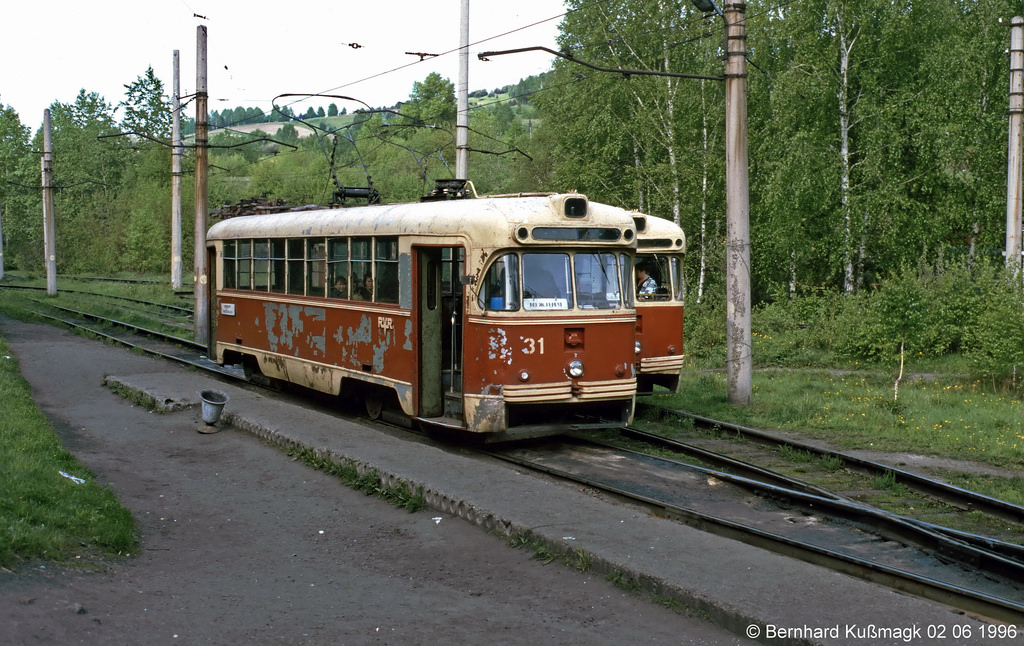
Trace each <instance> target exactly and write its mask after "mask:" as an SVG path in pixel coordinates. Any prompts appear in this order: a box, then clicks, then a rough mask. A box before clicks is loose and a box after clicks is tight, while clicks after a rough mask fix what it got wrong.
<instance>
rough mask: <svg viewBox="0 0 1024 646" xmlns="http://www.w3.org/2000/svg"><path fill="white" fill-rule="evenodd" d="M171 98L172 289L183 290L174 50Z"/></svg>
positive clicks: (178, 94) (178, 82)
mask: <svg viewBox="0 0 1024 646" xmlns="http://www.w3.org/2000/svg"><path fill="white" fill-rule="evenodd" d="M173 64H174V79H173V81H172V85H173V92H172V96H171V288H172V289H181V154H182V146H181V68H180V64H179V59H178V50H174V56H173Z"/></svg>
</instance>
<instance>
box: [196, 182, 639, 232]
mask: <svg viewBox="0 0 1024 646" xmlns="http://www.w3.org/2000/svg"><path fill="white" fill-rule="evenodd" d="M580 200H583V202H582V203H583V204H585V205H586V208H585V210H584V213H583V214H582V215H575V214H574V215H567V214H566V213H569V212H573V213H578V209H579V206H580V204H581V202H580ZM573 209H576V210H575V211H574V210H573ZM524 224H525V225H531V224H534V225H538V224H543V225H545V226H552V227H557V226H562V225H564V226H566V227H581V226H586V227H593V226H601V227H616V228H619V229H620V230H626V229H629V230H633V229H634V227H635V224H634V222H633V219H632V217H631V214H630V213H629V211H627V210H625V209H622V208H619V207H615V206H610V205H607V204H600V203H597V202H589V201H587V199H586V196H583V195H580V194H578V193H559V194H543V195H528V196H508V197H505V196H499V197H480V198H471V199H463V200H444V201H431V202H414V203H400V204H381V205H372V206H355V207H347V208H335V209H326V208H325V209H315V210H303V211H286V212H283V213H273V214H266V215H247V216H238V217H234V218H231V219H228V220H222V221H221V222H218V223H216V224H214V225H213V226H212V227H211V228H210V230H209V232H208V234H207V239H208V240H223V239H238V238H262V237H266V238H282V237H284V238H287V237H317V236H328V237H329V236H369V235H387V236H393V235H426V236H456V235H469V236H472V237H477V236H479V237H481V238H482V237H484V236H490V237H492V238H493V237H494V236H495V235H502V236H509V237H512V236H513V230H514V227H517V226H520V225H524ZM498 231H500V232H501V233H500V234H499V233H498ZM631 238H632V236H630V237H629V239H631Z"/></svg>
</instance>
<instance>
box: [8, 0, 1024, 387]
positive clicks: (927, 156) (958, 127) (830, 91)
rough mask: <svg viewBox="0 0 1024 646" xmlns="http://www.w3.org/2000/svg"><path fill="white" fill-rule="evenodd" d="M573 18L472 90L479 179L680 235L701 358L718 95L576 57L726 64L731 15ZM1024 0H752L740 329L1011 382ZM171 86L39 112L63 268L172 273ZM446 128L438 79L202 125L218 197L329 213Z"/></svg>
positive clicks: (422, 172) (19, 187) (630, 65)
mask: <svg viewBox="0 0 1024 646" xmlns="http://www.w3.org/2000/svg"><path fill="white" fill-rule="evenodd" d="M566 8H567V9H568V12H567V13H566V15H565V16H564V17H563V19H562V22H561V25H560V35H559V38H558V43H557V45H556V47H555V48H557V50H558V51H559V52H561V56H559V57H558V58H556V59H555V63H554V64H553V66H552V69H551V70H550V71H548V72H546V73H544V74H542V75H540V76H535V77H531V78H528V79H523V80H521V81H520V82H519V83H518V84H514V85H510V86H507V87H504V88H498V89H496V90H479V91H475V92H473V93H472V95H473V98H472V101H471V105H470V112H469V125H470V134H469V145H470V155H469V175H470V177H469V179H470V180H472V182H473V185H474V187H475V188H476V190H477V192H478V193H480V194H485V193H491V194H494V193H509V192H518V191H568V190H576V191H579V192H581V193H584V194H585V195H587V196H588V197H589V198H590V199H591V200H595V201H600V202H606V203H610V204H615V205H618V206H623V207H626V208H630V209H637V210H640V211H643V212H645V213H650V214H653V215H657V216H660V217H664V218H668V219H671V220H674V221H676V222H678V223H680V224H681V226H682V227H683V228H684V230H685V231H686V232H687V236H688V242H689V245H688V247H689V254H688V262H687V280H688V304H689V309H688V315H687V316H688V322H687V335H688V336H687V338H688V341H687V346H688V353H692V355H693V356H694V357H695V358H700V357H701V356H702V353H703V354H704V355H706V357H707V359H708V360H709V361H712V362H714V361H715V360H718V359H720V357H721V356H722V355H721V352H722V350H721V343H720V342H721V339H722V338H723V336H724V330H721V329H720V328H721V319H722V318H724V313H723V309H724V306H723V304H722V301H723V297H722V294H723V293H724V286H723V275H722V273H723V272H722V268H723V266H724V243H725V216H724V212H725V186H724V181H723V178H724V165H725V152H724V146H723V129H724V94H723V84H722V83H720V82H717V81H712V80H694V79H685V78H678V77H669V76H658V75H647V76H639V75H630V74H625V73H616V72H614V71H604V72H602V71H596V70H595V69H594V68H592V67H588V66H585V65H581V64H580V62H581V61H585V62H587V63H590V64H593V65H596V66H600V67H602V68H608V69H611V70H614V69H623V70H628V69H643V70H650V71H662V72H686V73H691V74H701V75H709V76H714V75H720V74H721V73H722V69H723V61H722V57H723V48H724V42H723V40H724V30H723V23H722V19H721V18H720V17H719V16H717V15H715V14H707V15H706V14H704V13H702V12H700V11H698V10H697V9H696V8H694V6H693V5H692V4H691V2H690V1H689V0H685V1H684V0H658V1H655V0H602V1H600V2H594V1H593V0H589V1H584V0H568V1H567V2H566ZM1019 11H1020V5H1019V2H1012V1H1010V0H947V1H944V2H928V3H923V2H912V0H857V1H850V0H802V1H801V2H792V1H788V0H751V1H749V2H747V3H746V31H747V60H748V78H747V87H748V97H747V105H748V130H749V141H750V143H749V147H750V152H749V172H750V212H749V217H750V231H751V268H750V271H751V282H752V285H753V303H754V305H755V307H756V308H757V314H756V315H755V337H756V336H757V334H772V333H773V330H775V329H776V327H773V326H777V328H778V330H790V329H791V328H799V329H801V330H805V331H806V333H805V334H804V336H803V337H802V340H801V341H799V348H795V349H794V350H793V353H795V354H796V355H799V356H801V357H802V359H801V360H802V361H805V362H810V363H813V362H814V361H815V359H814V350H815V349H818V350H821V351H825V352H828V353H830V354H831V355H832V356H841V357H844V358H847V359H850V360H861V359H864V360H869V359H872V360H878V359H883V358H891V357H892V356H893V355H894V353H896V352H903V351H905V352H914V353H920V354H922V355H929V356H941V355H944V354H948V353H967V354H969V355H970V356H972V357H973V358H974V361H975V363H976V367H977V368H979V370H981V372H983V373H984V374H986V375H989V376H993V377H996V376H1001V377H1007V375H1015V374H1016V372H1015V369H1016V366H1017V365H1020V363H1021V360H1022V359H1024V336H1022V335H1024V333H1022V332H1021V331H1020V330H1021V328H1022V326H1021V325H1020V322H1021V303H1022V302H1024V298H1022V297H1021V294H1020V285H1019V280H1005V278H1006V276H1004V273H1003V268H1004V265H1005V261H1004V258H1003V250H1004V248H1005V233H1006V192H1007V141H1008V94H1009V56H1008V48H1009V24H1010V19H1011V18H1012V17H1013V15H1014V14H1015V13H1017V12H1019ZM523 45H524V46H531V45H546V46H550V44H545V43H524V44H523ZM471 82H472V81H471ZM166 87H167V84H166V82H165V81H164V80H162V79H158V78H156V77H155V76H154V74H153V71H152V69H148V70H145V71H143V72H142V73H141V74H140V76H139V77H138V78H137V79H135V80H134V81H131V82H129V83H127V84H126V86H125V88H126V93H125V96H124V97H123V98H119V99H118V100H117V102H116V103H112V102H109V101H108V100H107V99H106V98H104V97H102V96H99V95H98V94H96V93H95V92H90V91H88V90H87V89H83V90H82V91H81V92H80V93H79V95H78V96H77V97H75V98H74V100H73V101H71V102H70V103H60V102H55V103H54V104H53V105H52V106H51V108H50V109H51V113H52V129H53V146H54V151H55V155H54V159H55V161H54V173H55V181H56V183H57V188H58V190H57V193H56V217H57V224H56V229H57V248H58V271H59V272H60V273H74V274H81V273H94V274H110V273H113V272H166V271H167V268H168V267H169V264H170V260H169V255H170V251H169V250H170V240H169V238H170V183H171V177H170V167H171V151H170V147H169V142H170V123H171V120H170V100H169V97H168V96H167V91H166ZM396 98H397V97H396ZM455 117H456V100H455V93H454V84H453V83H452V81H451V80H449V79H445V78H442V77H440V76H439V75H437V74H431V75H429V76H427V77H426V78H424V79H423V80H422V81H420V82H417V83H415V84H414V85H413V87H412V88H411V90H410V93H409V95H408V97H407V98H406V99H404V100H401V101H398V102H396V103H395V104H394V105H392V106H388V107H371V106H368V105H365V104H360V103H358V102H356V101H350V100H343V99H341V98H333V97H326V96H311V97H308V98H307V99H303V100H298V99H289V100H287V101H285V100H281V101H279V102H277V103H276V104H275V105H274V106H265V107H263V108H252V107H239V108H235V109H233V110H223V111H221V112H219V113H216V114H211V123H212V124H213V125H214V129H213V130H212V132H211V138H210V145H211V149H210V163H211V170H210V177H209V194H210V198H209V203H210V205H211V207H212V208H217V207H219V206H220V205H229V204H233V203H236V202H238V201H240V200H243V199H247V198H252V197H257V196H258V197H266V198H270V199H284V200H286V201H287V202H288V203H290V204H295V205H303V204H311V203H320V204H323V203H327V202H329V201H330V200H331V198H332V196H333V195H334V192H335V191H336V190H337V187H339V186H361V187H365V186H367V185H372V186H373V187H374V188H375V189H377V190H378V191H380V193H381V194H382V196H383V199H384V201H388V202H397V201H407V200H416V199H418V198H419V197H421V196H422V195H424V194H426V193H427V192H428V191H429V190H430V188H431V186H432V184H433V180H434V179H436V178H447V177H452V174H453V169H454V159H455V152H454V146H455V134H454V132H455V127H454V124H455ZM185 121H186V126H185V130H186V132H188V131H190V129H191V128H192V127H194V122H193V120H192V119H186V120H185ZM41 136H42V135H41V132H38V131H37V132H35V133H33V132H31V130H30V129H29V127H27V126H26V125H24V124H22V123H21V121H20V118H19V116H18V114H17V112H16V111H15V107H14V106H2V105H0V213H2V226H3V238H4V260H5V264H6V267H7V269H22V270H26V271H38V270H40V269H41V267H42V264H43V253H42V249H43V245H42V218H41V206H40V199H41V198H40V190H39V187H40V179H39V177H40V171H39V159H40V151H41V150H42V140H41ZM186 143H188V142H187V141H186ZM191 155H192V149H191V148H189V149H188V152H187V154H186V162H185V166H186V179H185V182H184V189H183V191H184V197H185V204H184V212H185V213H186V214H191V212H192V211H191V209H192V199H193V197H192V195H193V189H192V176H191V175H190V174H188V173H189V172H190V169H191V160H192V156H191ZM214 217H215V216H214ZM189 236H190V233H189V232H188V227H186V237H189ZM190 245H191V243H190V242H189V241H188V240H186V242H185V244H184V249H185V250H186V254H187V255H189V256H190V254H191V246H190ZM190 266H191V258H190V257H186V258H185V267H190ZM1018 266H1019V263H1018ZM812 321H813V324H810V325H809V322H812ZM757 325H760V326H761V327H760V328H758V327H757ZM780 333H781V332H780ZM794 343H796V342H794ZM755 352H756V350H755ZM792 356H793V355H792V354H791V355H790V356H789V357H788V358H787V357H781V356H780V357H765V356H764V354H763V353H762V354H761V355H760V356H759V359H758V361H759V362H767V363H772V362H779V363H785V362H787V361H790V362H791V361H793V358H792ZM1007 378H1009V377H1007Z"/></svg>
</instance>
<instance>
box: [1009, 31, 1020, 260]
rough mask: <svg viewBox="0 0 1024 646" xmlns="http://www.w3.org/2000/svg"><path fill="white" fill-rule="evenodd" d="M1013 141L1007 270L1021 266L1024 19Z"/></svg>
mask: <svg viewBox="0 0 1024 646" xmlns="http://www.w3.org/2000/svg"><path fill="white" fill-rule="evenodd" d="M1009 112H1010V141H1009V147H1008V148H1009V150H1008V152H1007V171H1006V266H1007V268H1009V269H1011V270H1012V271H1013V272H1014V273H1015V274H1016V273H1019V272H1020V266H1021V265H1020V263H1021V256H1020V252H1021V113H1022V112H1024V18H1022V17H1021V16H1014V17H1013V21H1012V22H1011V23H1010V110H1009Z"/></svg>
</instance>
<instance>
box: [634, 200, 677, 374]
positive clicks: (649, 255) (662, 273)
mask: <svg viewBox="0 0 1024 646" xmlns="http://www.w3.org/2000/svg"><path fill="white" fill-rule="evenodd" d="M633 220H634V222H635V223H636V231H637V253H636V276H637V289H636V339H637V390H638V392H640V393H645V394H646V393H651V392H653V391H654V386H664V387H665V388H667V389H669V390H670V391H672V392H676V390H677V389H678V388H679V374H680V371H681V370H682V368H683V305H684V303H683V298H684V296H685V291H684V289H683V256H684V255H685V254H686V236H685V235H684V234H683V230H682V229H681V228H679V226H677V225H676V224H675V223H673V222H671V221H670V220H665V219H663V218H658V217H654V216H651V215H643V214H639V213H634V214H633ZM647 279H649V280H647ZM645 282H646V285H645Z"/></svg>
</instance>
